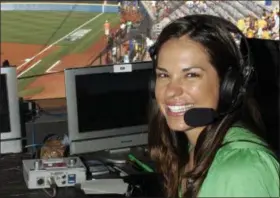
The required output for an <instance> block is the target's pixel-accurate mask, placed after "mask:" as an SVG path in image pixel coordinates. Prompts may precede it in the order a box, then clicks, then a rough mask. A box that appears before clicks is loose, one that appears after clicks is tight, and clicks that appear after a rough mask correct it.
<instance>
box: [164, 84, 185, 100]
mask: <svg viewBox="0 0 280 198" xmlns="http://www.w3.org/2000/svg"><path fill="white" fill-rule="evenodd" d="M183 92H184V91H183V88H182V85H181V84H180V83H179V82H174V81H172V82H170V83H169V84H168V85H167V89H166V97H167V98H173V97H177V96H181V95H182V94H183Z"/></svg>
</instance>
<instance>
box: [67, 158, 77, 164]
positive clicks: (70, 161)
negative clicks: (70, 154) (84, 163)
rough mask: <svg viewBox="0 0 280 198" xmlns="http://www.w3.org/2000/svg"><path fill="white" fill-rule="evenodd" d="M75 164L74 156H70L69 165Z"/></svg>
mask: <svg viewBox="0 0 280 198" xmlns="http://www.w3.org/2000/svg"><path fill="white" fill-rule="evenodd" d="M75 164H76V159H75V158H70V159H69V165H70V166H75Z"/></svg>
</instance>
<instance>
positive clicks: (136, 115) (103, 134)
mask: <svg viewBox="0 0 280 198" xmlns="http://www.w3.org/2000/svg"><path fill="white" fill-rule="evenodd" d="M152 68H153V67H152V64H151V62H142V63H133V64H127V65H115V66H113V65H108V66H98V67H89V68H77V69H76V68H75V69H67V70H65V82H66V99H67V113H68V130H69V139H70V142H71V143H70V154H82V153H89V152H95V151H106V150H114V149H121V148H129V147H135V146H140V145H146V144H147V139H148V138H147V129H148V126H147V125H148V106H149V98H150V90H149V80H150V77H151V73H152Z"/></svg>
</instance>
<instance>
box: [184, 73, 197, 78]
mask: <svg viewBox="0 0 280 198" xmlns="http://www.w3.org/2000/svg"><path fill="white" fill-rule="evenodd" d="M186 77H187V78H198V77H200V75H199V74H198V73H194V72H190V73H187V74H186Z"/></svg>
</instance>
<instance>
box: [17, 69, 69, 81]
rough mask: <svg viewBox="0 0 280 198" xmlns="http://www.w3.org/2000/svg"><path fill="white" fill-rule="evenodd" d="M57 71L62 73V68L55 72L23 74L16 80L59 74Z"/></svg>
mask: <svg viewBox="0 0 280 198" xmlns="http://www.w3.org/2000/svg"><path fill="white" fill-rule="evenodd" d="M59 73H64V70H61V71H57V72H52V73H44V74H36V75H30V76H24V77H19V78H17V79H18V80H22V79H28V78H35V77H40V76H47V75H53V74H59Z"/></svg>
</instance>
